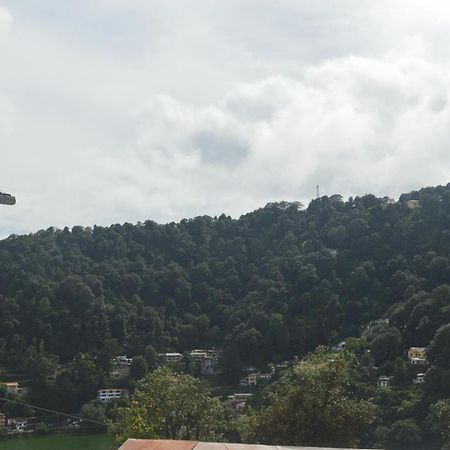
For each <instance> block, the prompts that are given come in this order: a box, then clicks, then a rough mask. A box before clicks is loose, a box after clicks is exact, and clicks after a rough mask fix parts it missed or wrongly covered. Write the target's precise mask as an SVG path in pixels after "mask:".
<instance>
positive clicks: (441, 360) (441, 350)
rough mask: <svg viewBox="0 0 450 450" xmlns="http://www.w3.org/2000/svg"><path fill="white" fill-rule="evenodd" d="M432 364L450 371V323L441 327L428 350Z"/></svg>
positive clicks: (428, 356)
mask: <svg viewBox="0 0 450 450" xmlns="http://www.w3.org/2000/svg"><path fill="white" fill-rule="evenodd" d="M427 358H428V360H429V361H430V363H432V364H435V365H436V366H439V367H442V368H444V369H450V323H448V324H446V325H443V326H442V327H440V328H439V329H438V330H437V331H436V334H435V335H434V339H433V340H432V341H431V342H430V345H429V346H428V349H427Z"/></svg>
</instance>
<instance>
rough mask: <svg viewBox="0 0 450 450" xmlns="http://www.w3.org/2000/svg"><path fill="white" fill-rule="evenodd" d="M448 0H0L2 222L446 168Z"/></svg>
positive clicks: (308, 193) (74, 219)
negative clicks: (6, 195)
mask: <svg viewBox="0 0 450 450" xmlns="http://www.w3.org/2000/svg"><path fill="white" fill-rule="evenodd" d="M448 42H450V5H449V3H448V1H446V0H442V1H441V0H428V1H424V0H420V1H419V0H408V1H405V0H377V1H373V0H314V1H311V0H67V1H61V0H20V1H18V0H0V190H4V191H7V192H12V193H14V194H15V195H16V196H17V201H18V203H17V205H16V206H15V207H2V208H1V209H0V235H1V236H5V235H7V234H9V233H23V232H31V231H35V230H38V229H40V228H47V227H49V226H57V227H63V226H65V225H69V226H72V225H76V224H81V225H93V224H103V225H107V224H111V223H118V222H125V221H128V222H136V221H138V220H146V219H153V220H156V221H159V222H167V221H171V220H179V219H180V218H183V217H194V216H196V215H202V214H210V215H219V214H221V213H222V212H225V213H226V214H230V215H232V216H239V215H240V214H241V213H244V212H248V211H250V210H252V209H255V208H257V207H260V206H264V205H265V204H266V203H267V202H270V201H281V200H300V201H302V202H304V203H305V204H307V203H308V201H309V200H310V199H311V198H312V197H313V196H314V195H315V186H316V185H317V184H319V185H320V189H321V193H322V194H324V195H325V194H333V193H341V194H343V195H344V196H345V197H347V196H349V195H353V196H355V195H362V194H365V193H369V192H371V193H375V194H377V195H382V196H384V195H388V196H391V197H396V196H398V195H399V194H400V193H402V192H407V191H409V190H412V189H416V188H419V187H422V186H427V185H436V184H445V183H447V182H448V181H449V174H450V154H449V153H450V151H449V150H450V145H449V144H450V105H449V91H450V46H448V45H447V44H448Z"/></svg>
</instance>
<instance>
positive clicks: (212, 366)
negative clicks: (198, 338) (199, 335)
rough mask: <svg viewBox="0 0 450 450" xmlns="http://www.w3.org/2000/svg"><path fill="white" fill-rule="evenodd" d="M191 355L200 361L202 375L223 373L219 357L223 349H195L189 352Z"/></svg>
mask: <svg viewBox="0 0 450 450" xmlns="http://www.w3.org/2000/svg"><path fill="white" fill-rule="evenodd" d="M189 356H190V357H191V358H192V359H193V360H194V361H198V362H199V363H200V371H201V374H202V375H217V374H219V373H221V371H220V369H219V359H220V357H221V356H222V351H221V350H216V349H207V350H201V349H194V350H191V351H190V352H189Z"/></svg>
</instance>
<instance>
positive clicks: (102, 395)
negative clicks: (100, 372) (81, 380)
mask: <svg viewBox="0 0 450 450" xmlns="http://www.w3.org/2000/svg"><path fill="white" fill-rule="evenodd" d="M126 393H127V390H126V389H100V390H98V391H97V399H98V400H100V401H101V402H103V403H108V402H111V401H113V400H117V399H119V398H122V397H124V396H125V395H126Z"/></svg>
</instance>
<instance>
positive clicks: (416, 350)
mask: <svg viewBox="0 0 450 450" xmlns="http://www.w3.org/2000/svg"><path fill="white" fill-rule="evenodd" d="M426 357H427V349H426V347H410V348H409V349H408V358H409V359H410V360H411V359H413V358H415V359H426Z"/></svg>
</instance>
